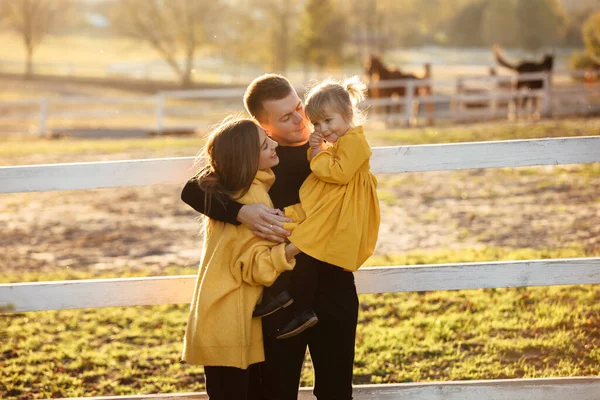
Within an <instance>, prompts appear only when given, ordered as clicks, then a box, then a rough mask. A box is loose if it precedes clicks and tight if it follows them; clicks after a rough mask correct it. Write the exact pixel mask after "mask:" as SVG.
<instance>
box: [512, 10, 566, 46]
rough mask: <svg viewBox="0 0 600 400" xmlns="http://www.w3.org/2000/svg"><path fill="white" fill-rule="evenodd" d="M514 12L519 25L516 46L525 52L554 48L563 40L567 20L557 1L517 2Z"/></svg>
mask: <svg viewBox="0 0 600 400" xmlns="http://www.w3.org/2000/svg"><path fill="white" fill-rule="evenodd" d="M515 11H516V16H517V21H518V23H519V38H518V44H519V46H520V47H522V48H524V49H525V50H530V51H535V50H539V49H540V48H541V47H543V46H556V45H557V44H559V42H560V40H562V39H563V37H564V35H565V33H566V28H567V18H566V14H565V12H564V10H563V9H562V7H561V4H560V3H559V1H558V0H519V1H518V2H517V6H516V10H515Z"/></svg>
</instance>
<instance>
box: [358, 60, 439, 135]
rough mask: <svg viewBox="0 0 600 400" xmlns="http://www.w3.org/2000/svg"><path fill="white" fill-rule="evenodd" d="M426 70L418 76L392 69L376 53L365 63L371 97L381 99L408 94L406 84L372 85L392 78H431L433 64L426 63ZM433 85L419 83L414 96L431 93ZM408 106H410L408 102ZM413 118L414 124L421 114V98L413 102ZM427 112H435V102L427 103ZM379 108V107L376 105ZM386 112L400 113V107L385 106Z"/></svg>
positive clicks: (415, 87) (429, 119)
mask: <svg viewBox="0 0 600 400" xmlns="http://www.w3.org/2000/svg"><path fill="white" fill-rule="evenodd" d="M424 67H425V72H424V74H423V75H422V76H417V75H415V74H411V73H404V72H402V71H400V70H398V69H396V68H394V69H390V68H388V67H386V66H385V64H384V63H383V62H382V61H381V58H380V57H378V56H376V55H371V56H370V57H369V59H368V60H367V62H366V63H365V73H366V75H367V76H368V77H369V86H370V87H369V93H368V95H369V98H372V99H381V98H392V97H394V96H397V97H405V96H406V86H396V87H371V86H372V85H373V84H375V83H377V82H381V81H390V80H409V79H414V80H423V79H429V78H430V77H431V65H430V64H425V66H424ZM431 93H432V90H431V85H430V84H429V83H423V84H417V85H415V86H414V89H413V96H427V95H431ZM406 106H409V105H408V104H407V105H406ZM410 106H411V107H412V114H411V115H412V118H411V121H410V123H411V124H414V123H415V122H416V119H417V117H418V114H419V100H414V101H413V103H412V104H410ZM426 106H427V107H426V109H427V113H428V114H429V115H431V114H432V112H433V103H431V102H428V103H427V104H426ZM375 109H377V107H375ZM384 110H385V112H386V113H387V114H388V115H389V114H391V113H399V112H400V108H399V107H393V106H391V105H388V106H385V107H384ZM428 121H430V123H431V117H429V118H428Z"/></svg>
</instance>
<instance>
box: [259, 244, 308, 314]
mask: <svg viewBox="0 0 600 400" xmlns="http://www.w3.org/2000/svg"><path fill="white" fill-rule="evenodd" d="M306 257H308V256H306ZM296 259H298V257H296ZM315 261H316V260H315ZM318 268H319V266H318V265H317V263H315V262H296V267H295V268H294V269H293V270H291V271H285V272H283V273H282V274H281V275H279V277H278V278H277V279H276V280H275V282H273V284H272V285H271V286H269V287H265V290H264V291H265V294H269V295H271V296H273V297H275V296H277V295H278V294H279V293H281V292H283V291H284V290H287V291H289V292H290V293H291V294H292V296H293V297H294V302H293V303H292V305H291V307H292V310H294V311H295V312H296V313H301V312H302V311H304V310H307V309H309V308H311V307H312V306H313V303H314V301H315V296H316V294H317V287H318V282H319V274H318ZM286 322H289V321H286Z"/></svg>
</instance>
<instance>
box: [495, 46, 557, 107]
mask: <svg viewBox="0 0 600 400" xmlns="http://www.w3.org/2000/svg"><path fill="white" fill-rule="evenodd" d="M493 51H494V57H495V58H496V62H497V63H498V64H499V65H501V66H503V67H505V68H508V69H510V70H512V71H515V72H516V73H517V82H516V84H515V86H514V88H515V89H517V91H520V90H521V89H526V90H539V89H543V88H544V80H543V79H534V80H532V79H519V75H521V74H526V73H534V72H546V73H549V74H550V73H552V68H553V67H554V55H553V54H545V55H544V57H543V58H542V60H541V61H522V62H520V63H518V64H512V63H509V62H508V61H507V60H506V59H505V58H504V56H503V55H502V50H501V49H500V46H498V45H494V47H493ZM530 99H531V103H532V106H533V110H536V109H537V96H524V97H519V98H517V100H516V101H515V103H516V104H515V105H516V107H515V109H516V112H517V113H518V111H519V109H520V108H525V106H526V105H527V102H528V101H529V100H530Z"/></svg>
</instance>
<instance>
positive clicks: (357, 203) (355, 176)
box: [284, 126, 380, 271]
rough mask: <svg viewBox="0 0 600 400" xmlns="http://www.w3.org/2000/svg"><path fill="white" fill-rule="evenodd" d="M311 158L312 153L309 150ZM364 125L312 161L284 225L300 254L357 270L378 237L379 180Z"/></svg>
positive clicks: (287, 208) (351, 131) (286, 210)
mask: <svg viewBox="0 0 600 400" xmlns="http://www.w3.org/2000/svg"><path fill="white" fill-rule="evenodd" d="M309 154H310V150H309ZM371 154H372V152H371V148H370V147H369V143H368V142H367V139H366V137H365V134H364V132H363V128H362V126H357V127H354V128H351V129H350V130H348V132H346V133H345V134H344V136H342V137H341V138H339V139H338V140H337V141H336V142H335V143H333V144H332V145H331V147H329V148H328V149H327V150H326V151H323V152H321V153H319V154H317V155H316V156H315V157H314V158H313V159H312V160H311V162H310V169H311V170H312V173H311V174H310V175H309V176H308V178H306V180H305V181H304V183H303V184H302V186H301V187H300V204H295V205H293V206H290V207H286V208H285V216H286V217H288V218H291V219H292V220H293V221H294V222H293V223H290V224H284V227H285V228H287V229H290V230H293V231H292V235H291V236H290V237H289V240H290V242H292V243H293V244H294V245H296V247H298V248H299V249H300V250H301V251H302V252H304V253H306V254H308V255H310V256H311V257H314V258H316V259H318V260H321V261H325V262H327V263H330V264H333V265H337V266H339V267H342V268H344V269H346V270H349V271H356V270H357V269H358V268H359V267H360V266H361V265H362V264H363V263H364V262H365V261H366V260H367V258H369V256H371V254H373V252H374V251H375V245H376V243H377V236H378V234H379V223H380V217H379V199H378V198H377V178H375V175H373V174H372V173H371V171H370V163H369V159H370V157H371Z"/></svg>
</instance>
